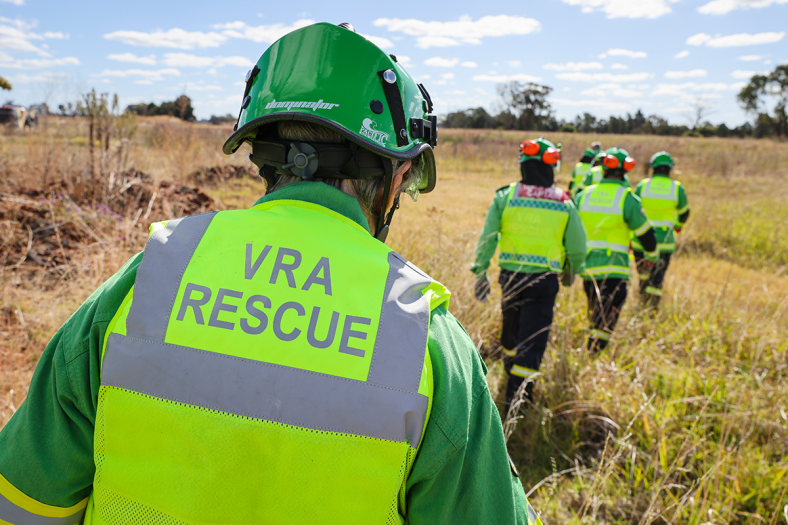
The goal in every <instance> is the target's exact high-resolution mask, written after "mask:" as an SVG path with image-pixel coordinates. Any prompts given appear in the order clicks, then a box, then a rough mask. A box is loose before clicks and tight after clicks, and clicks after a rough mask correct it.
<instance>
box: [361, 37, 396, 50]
mask: <svg viewBox="0 0 788 525" xmlns="http://www.w3.org/2000/svg"><path fill="white" fill-rule="evenodd" d="M361 36H363V37H364V38H366V39H367V40H369V41H370V42H372V43H373V44H375V45H376V46H378V47H379V48H380V49H388V48H390V47H394V42H392V41H391V40H389V39H388V38H383V37H382V36H374V35H363V34H362V35H361Z"/></svg>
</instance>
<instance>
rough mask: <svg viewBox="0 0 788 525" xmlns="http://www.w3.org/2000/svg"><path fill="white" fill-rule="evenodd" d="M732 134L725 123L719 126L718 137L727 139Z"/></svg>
mask: <svg viewBox="0 0 788 525" xmlns="http://www.w3.org/2000/svg"><path fill="white" fill-rule="evenodd" d="M730 134H731V130H729V129H728V126H726V125H725V123H724V122H723V123H722V124H720V125H719V126H717V136H718V137H727V136H728V135H730Z"/></svg>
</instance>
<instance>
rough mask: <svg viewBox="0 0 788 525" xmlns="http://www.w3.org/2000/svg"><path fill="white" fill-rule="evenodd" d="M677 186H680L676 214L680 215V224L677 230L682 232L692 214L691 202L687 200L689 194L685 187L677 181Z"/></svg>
mask: <svg viewBox="0 0 788 525" xmlns="http://www.w3.org/2000/svg"><path fill="white" fill-rule="evenodd" d="M676 184H678V185H679V202H678V210H676V213H677V214H678V216H679V217H678V219H679V220H678V222H677V223H676V226H675V230H676V231H677V232H680V231H681V229H682V228H683V227H684V225H685V224H686V223H687V219H689V214H690V207H689V201H688V200H687V192H686V191H684V185H683V184H681V183H680V182H678V181H676Z"/></svg>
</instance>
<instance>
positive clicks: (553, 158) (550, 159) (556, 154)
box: [542, 148, 561, 165]
mask: <svg viewBox="0 0 788 525" xmlns="http://www.w3.org/2000/svg"><path fill="white" fill-rule="evenodd" d="M559 160H561V151H560V150H557V149H555V148H547V149H546V150H545V152H544V153H542V162H544V163H545V164H549V165H553V164H556V163H557V162H558V161H559Z"/></svg>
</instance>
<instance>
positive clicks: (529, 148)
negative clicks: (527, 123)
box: [520, 140, 541, 157]
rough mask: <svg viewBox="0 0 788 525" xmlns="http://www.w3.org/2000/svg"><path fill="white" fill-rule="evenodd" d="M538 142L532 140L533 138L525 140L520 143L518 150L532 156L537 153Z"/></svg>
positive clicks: (538, 148)
mask: <svg viewBox="0 0 788 525" xmlns="http://www.w3.org/2000/svg"><path fill="white" fill-rule="evenodd" d="M540 149H541V148H540V147H539V144H537V143H536V142H534V141H533V140H526V141H525V142H523V143H522V144H520V151H522V152H523V154H524V155H528V156H529V157H533V156H534V155H539V150H540Z"/></svg>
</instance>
